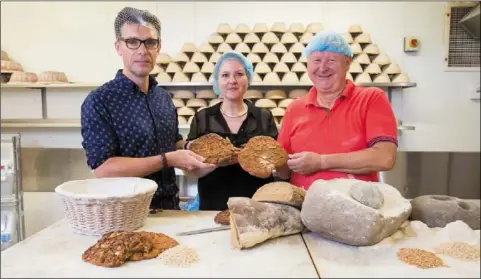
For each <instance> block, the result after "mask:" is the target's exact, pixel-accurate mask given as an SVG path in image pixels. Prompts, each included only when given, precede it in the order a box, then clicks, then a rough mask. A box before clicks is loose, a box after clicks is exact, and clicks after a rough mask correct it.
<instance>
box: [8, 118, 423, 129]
mask: <svg viewBox="0 0 481 279" xmlns="http://www.w3.org/2000/svg"><path fill="white" fill-rule="evenodd" d="M80 127H81V126H80V120H79V119H12V120H2V121H1V128H35V129H41V128H80ZM277 128H280V125H277ZM179 129H180V130H188V129H190V125H189V124H180V125H179ZM412 130H414V127H413V126H405V125H399V126H398V131H412Z"/></svg>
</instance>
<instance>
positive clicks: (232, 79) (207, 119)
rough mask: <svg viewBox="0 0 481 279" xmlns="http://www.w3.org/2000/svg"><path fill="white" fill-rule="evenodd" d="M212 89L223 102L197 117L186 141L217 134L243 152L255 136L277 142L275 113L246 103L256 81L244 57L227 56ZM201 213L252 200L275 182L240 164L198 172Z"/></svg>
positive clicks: (219, 64) (220, 63) (221, 60)
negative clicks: (232, 200) (230, 202)
mask: <svg viewBox="0 0 481 279" xmlns="http://www.w3.org/2000/svg"><path fill="white" fill-rule="evenodd" d="M212 74H213V87H214V92H215V93H216V94H217V95H221V96H222V97H223V101H222V102H220V103H218V104H216V105H214V106H212V107H209V108H205V109H203V110H201V111H199V112H197V113H196V114H195V116H194V117H193V119H192V123H191V126H190V132H189V135H188V137H187V141H188V144H187V146H189V143H191V142H192V141H194V140H195V139H196V138H199V137H201V136H203V135H205V134H209V133H216V134H218V135H220V136H221V137H223V138H229V140H230V141H231V142H232V144H233V145H234V146H235V147H237V148H241V147H242V145H244V144H245V143H247V141H248V140H249V139H250V138H252V137H254V136H260V135H263V136H271V137H273V138H274V139H277V135H278V131H277V127H276V124H275V122H274V117H273V116H272V113H271V112H270V111H269V110H267V109H262V108H258V107H255V106H254V105H253V104H252V103H251V102H250V101H247V100H244V94H245V93H246V91H247V88H248V86H249V84H250V82H251V81H252V78H253V75H254V73H253V67H252V64H251V63H250V62H249V61H248V60H247V58H246V57H245V56H244V55H242V54H241V53H238V52H234V51H230V52H226V53H224V54H223V55H222V56H221V57H220V58H219V60H218V61H217V63H216V65H215V68H214V71H213V73H212ZM193 175H195V176H197V177H199V180H198V193H199V198H200V205H199V209H200V210H225V209H227V201H228V199H229V198H230V197H249V198H250V197H252V196H253V195H254V193H255V192H256V190H257V189H258V188H260V187H261V186H263V185H264V184H266V183H269V182H272V181H273V178H272V177H270V178H267V179H262V178H257V177H254V176H252V175H250V174H249V173H247V172H246V171H244V170H243V169H242V168H241V167H240V165H239V164H238V163H234V164H231V165H229V166H222V167H214V168H210V169H204V170H202V171H200V170H199V171H197V172H195V173H193Z"/></svg>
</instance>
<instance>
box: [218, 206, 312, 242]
mask: <svg viewBox="0 0 481 279" xmlns="http://www.w3.org/2000/svg"><path fill="white" fill-rule="evenodd" d="M227 206H228V207H229V211H230V232H231V244H232V246H233V247H234V248H237V249H244V248H250V247H253V246H255V245H257V244H260V243H262V242H265V241H267V240H269V239H273V238H277V237H281V236H287V235H292V234H296V233H300V232H301V231H302V230H303V229H304V225H303V224H302V222H301V215H300V211H299V210H298V209H296V208H294V207H292V206H289V205H282V204H271V203H262V202H256V201H253V200H251V199H249V198H244V197H242V198H241V197H236V198H230V199H229V201H228V202H227Z"/></svg>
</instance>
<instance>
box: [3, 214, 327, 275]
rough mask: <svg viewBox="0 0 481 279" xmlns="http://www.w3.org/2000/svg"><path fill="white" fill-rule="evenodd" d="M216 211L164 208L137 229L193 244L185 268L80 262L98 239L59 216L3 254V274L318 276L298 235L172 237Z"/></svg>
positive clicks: (209, 220)
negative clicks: (237, 242)
mask: <svg viewBox="0 0 481 279" xmlns="http://www.w3.org/2000/svg"><path fill="white" fill-rule="evenodd" d="M216 213H217V212H205V211H202V212H199V211H198V212H185V211H164V212H161V213H158V214H156V215H151V216H150V217H149V218H148V219H147V222H146V225H145V226H144V227H143V228H141V230H146V231H154V232H162V233H165V234H167V235H169V236H171V237H173V238H175V239H176V240H177V241H178V242H179V243H181V244H185V245H188V246H190V247H192V248H194V249H195V250H196V251H197V253H198V254H199V261H198V262H197V263H195V264H194V265H192V266H191V267H188V268H175V267H170V266H166V265H164V264H162V263H161V261H160V260H159V259H152V260H145V261H141V262H127V263H126V264H124V265H123V266H121V267H118V268H103V267H98V266H95V265H92V264H88V263H85V262H83V261H82V259H81V255H82V253H83V251H84V250H86V249H87V248H88V247H89V246H91V245H93V244H94V243H95V242H96V240H97V239H98V237H94V236H83V235H78V234H75V233H73V232H72V231H71V230H70V228H69V226H68V223H67V222H66V221H65V220H61V221H59V222H57V223H55V224H53V225H51V226H49V227H48V228H46V229H44V230H42V231H40V232H39V233H37V234H35V235H33V236H31V237H29V238H27V239H26V240H24V241H22V242H20V243H18V244H16V245H14V246H12V247H11V248H9V249H7V250H5V251H3V252H2V255H1V256H2V261H1V270H2V277H22V278H29V277H30V278H32V277H50V278H52V277H57V278H59V277H60V278H67V277H77V278H87V277H96V278H100V277H129V278H135V277H138V278H146V277H155V278H173V277H191V278H193V277H197V278H200V277H210V278H213V277H223V278H227V277H244V278H248V277H256V278H261V277H276V278H287V277H292V278H318V275H317V272H316V270H315V267H314V265H313V264H312V260H311V258H310V256H309V253H308V251H307V249H306V246H305V244H304V241H303V239H302V236H301V235H300V234H297V235H292V236H287V237H282V238H277V239H273V240H271V241H268V242H264V243H262V244H260V245H259V246H256V247H254V248H251V249H248V250H235V249H233V248H231V244H230V234H229V233H230V232H229V231H228V230H227V231H219V232H211V233H205V234H199V235H190V236H176V233H178V232H182V231H187V230H194V229H201V228H206V227H212V226H215V223H214V216H215V214H216Z"/></svg>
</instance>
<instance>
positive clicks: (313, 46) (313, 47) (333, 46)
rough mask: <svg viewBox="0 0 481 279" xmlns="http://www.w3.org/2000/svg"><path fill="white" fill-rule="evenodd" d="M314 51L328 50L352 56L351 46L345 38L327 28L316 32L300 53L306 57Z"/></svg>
mask: <svg viewBox="0 0 481 279" xmlns="http://www.w3.org/2000/svg"><path fill="white" fill-rule="evenodd" d="M315 51H329V52H336V53H340V54H344V55H345V56H349V57H351V56H352V51H351V48H350V47H349V44H348V43H347V42H346V40H344V38H343V37H342V36H341V35H339V34H338V33H336V32H332V31H327V30H323V31H320V32H319V33H317V34H316V35H315V36H314V37H313V38H312V40H311V41H310V42H309V44H308V45H307V46H306V48H305V49H304V51H303V53H302V55H304V56H305V57H308V56H309V55H310V54H311V53H312V52H315Z"/></svg>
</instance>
